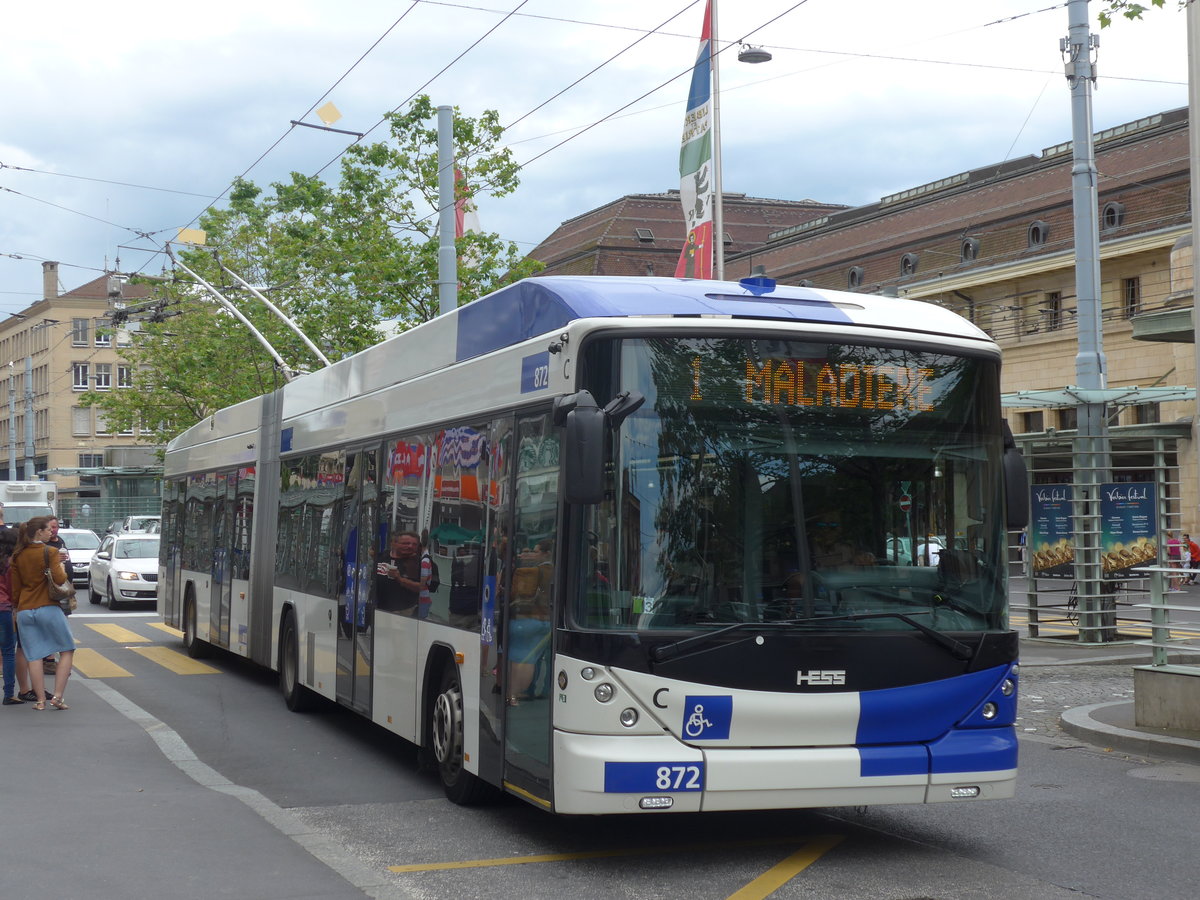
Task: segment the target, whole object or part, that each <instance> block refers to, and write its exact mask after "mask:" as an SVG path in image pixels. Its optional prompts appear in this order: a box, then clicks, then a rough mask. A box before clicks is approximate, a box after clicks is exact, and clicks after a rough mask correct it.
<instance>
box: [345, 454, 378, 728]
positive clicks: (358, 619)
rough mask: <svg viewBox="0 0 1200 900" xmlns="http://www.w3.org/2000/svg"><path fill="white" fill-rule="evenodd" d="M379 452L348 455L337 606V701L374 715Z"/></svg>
mask: <svg viewBox="0 0 1200 900" xmlns="http://www.w3.org/2000/svg"><path fill="white" fill-rule="evenodd" d="M378 458H379V451H378V450H376V449H370V450H358V451H351V452H348V453H347V454H346V468H345V472H346V476H345V478H346V482H345V490H344V492H343V494H342V498H343V499H342V520H341V532H340V535H339V536H338V540H339V547H340V549H341V558H342V561H343V563H342V573H341V579H342V583H341V585H340V586H339V592H341V593H342V594H343V599H342V602H341V603H339V605H338V615H339V617H340V618H341V621H340V622H339V623H338V630H337V635H338V637H337V699H338V702H340V703H344V704H346V705H347V706H349V707H350V708H351V709H354V710H357V711H358V712H361V713H364V714H366V715H370V712H371V676H372V672H373V670H374V666H375V610H374V603H373V601H374V592H375V577H374V576H375V559H374V555H373V552H372V551H373V545H374V539H375V535H376V533H377V531H378V528H377V524H378V515H379V505H378V502H377V501H378V492H379V479H378V471H379V470H378V468H377V462H378Z"/></svg>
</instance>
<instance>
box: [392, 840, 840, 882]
mask: <svg viewBox="0 0 1200 900" xmlns="http://www.w3.org/2000/svg"><path fill="white" fill-rule="evenodd" d="M796 840H804V839H803V838H788V837H778V838H769V839H766V840H758V841H724V842H722V843H712V844H679V845H675V846H662V847H628V848H623V849H618V850H582V851H580V852H578V853H541V854H537V855H535V856H500V857H497V858H495V859H463V860H458V861H456V862H436V863H414V864H412V865H407V866H388V871H390V872H442V871H446V870H449V869H486V868H489V867H491V866H520V865H524V864H526V863H544V862H564V861H567V860H575V859H608V858H612V857H617V856H657V855H665V854H671V853H695V852H713V851H718V850H732V849H736V848H738V847H766V846H770V845H772V844H784V843H792V842H794V841H796ZM841 841H842V836H841V835H823V836H821V837H818V838H815V839H813V840H812V841H810V842H809V844H807V845H806V846H805V849H804V850H802V851H800V853H796V854H793V855H792V856H789V857H788V859H787V860H784V862H783V863H780V864H779V866H775V867H774V868H772V869H771V870H770V872H774V871H775V870H776V869H778V868H780V866H783V865H784V864H785V863H787V862H788V861H789V860H792V859H794V858H796V857H797V856H800V855H801V854H807V856H808V857H811V858H809V859H808V861H807V862H805V863H804V865H802V866H800V868H797V869H795V871H793V872H792V874H791V875H789V876H788V878H791V877H792V876H794V875H795V874H796V873H798V872H799V871H800V870H801V869H803V868H805V867H806V866H809V865H811V864H812V863H813V862H815V861H816V860H817V859H818V858H819V857H820V856H821V854H823V853H825V852H826V851H827V850H829V849H831V848H832V847H835V846H836V845H837V844H839V843H841ZM770 872H768V873H767V874H770ZM763 877H766V876H760V878H759V879H755V881H752V882H751V883H750V884H751V885H753V884H757V883H758V881H759V880H761V878H763ZM785 880H786V879H785ZM782 883H783V882H780V884H782ZM749 886H750V885H747V887H749ZM745 889H746V888H743V889H742V890H745ZM772 890H774V888H772ZM734 896H738V895H737V894H735V895H734ZM753 896H755V895H753V894H748V895H747V897H753ZM761 896H763V897H765V896H766V894H762V895H761Z"/></svg>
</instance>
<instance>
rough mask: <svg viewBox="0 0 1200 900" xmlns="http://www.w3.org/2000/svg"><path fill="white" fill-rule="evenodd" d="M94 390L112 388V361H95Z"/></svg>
mask: <svg viewBox="0 0 1200 900" xmlns="http://www.w3.org/2000/svg"><path fill="white" fill-rule="evenodd" d="M96 390H98V391H108V390H112V363H96Z"/></svg>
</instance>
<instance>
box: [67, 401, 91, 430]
mask: <svg viewBox="0 0 1200 900" xmlns="http://www.w3.org/2000/svg"><path fill="white" fill-rule="evenodd" d="M71 434H72V436H74V437H91V436H92V408H91V407H90V406H72V407H71Z"/></svg>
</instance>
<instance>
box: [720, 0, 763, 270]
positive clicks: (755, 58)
mask: <svg viewBox="0 0 1200 900" xmlns="http://www.w3.org/2000/svg"><path fill="white" fill-rule="evenodd" d="M709 15H710V17H711V18H710V21H709V23H708V27H709V42H710V44H709V46H710V47H711V48H712V49H711V51H710V52H711V54H712V113H713V119H712V124H713V131H712V134H713V243H714V244H715V247H714V248H713V249H714V251H715V253H716V256H715V265H714V269H715V270H716V271H715V273H714V274H715V275H716V277H717V281H724V280H725V204H724V201H723V199H722V191H723V190H724V188H723V186H722V183H721V55H720V53H719V52H717V49H716V48H717V0H712V2H711V5H710V6H709ZM741 47H742V49H741V50H739V51H738V60H739V61H740V62H745V63H751V64H757V63H764V62H769V61H770V59H771V54H770V53H768V52H767V51H766V50H764V49H762V48H761V47H751V46H749V45H747V44H742V45H741Z"/></svg>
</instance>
